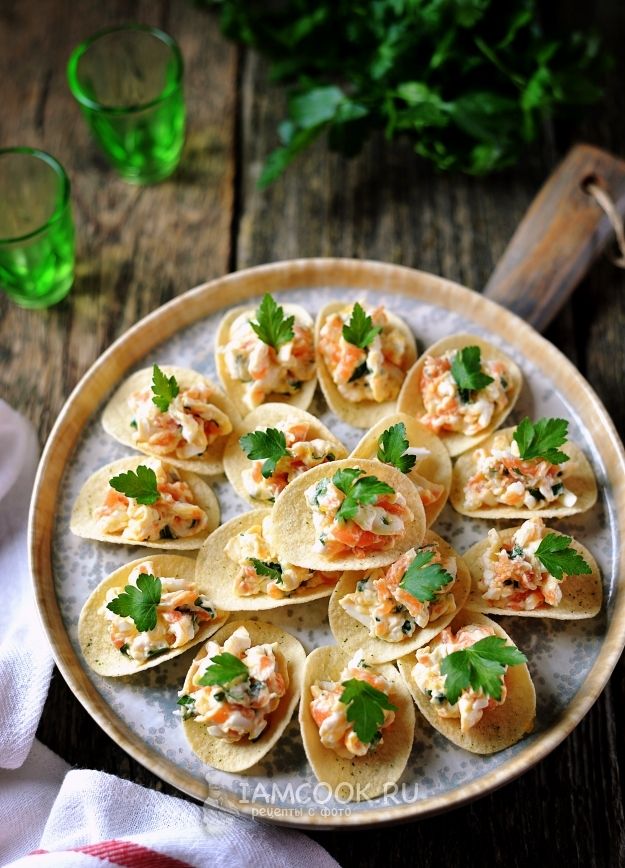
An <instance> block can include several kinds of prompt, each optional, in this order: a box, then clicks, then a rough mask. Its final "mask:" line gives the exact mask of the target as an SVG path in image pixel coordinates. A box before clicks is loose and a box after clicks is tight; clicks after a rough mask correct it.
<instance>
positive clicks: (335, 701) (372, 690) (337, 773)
mask: <svg viewBox="0 0 625 868" xmlns="http://www.w3.org/2000/svg"><path fill="white" fill-rule="evenodd" d="M299 722H300V727H301V730H302V738H303V741H304V750H305V751H306V756H307V757H308V762H309V763H310V765H311V767H312V770H313V772H314V773H315V776H316V777H317V780H319V781H320V782H322V783H324V784H327V786H328V787H330V789H331V790H332V791H333V794H334V796H335V797H336V798H338V799H340V800H342V801H364V800H366V799H373V798H375V797H376V796H379V795H380V794H381V793H383V792H384V791H385V788H387V787H388V786H390V785H392V784H393V783H394V782H395V781H397V780H399V778H400V777H401V775H402V772H403V771H404V769H405V767H406V763H407V762H408V757H409V756H410V751H411V750H412V742H413V738H414V727H415V713H414V706H413V703H412V699H411V697H410V693H409V691H408V690H407V688H406V686H405V684H404V682H403V681H402V679H401V678H400V676H399V673H398V672H397V669H395V667H394V666H392V665H391V664H390V663H382V664H379V665H376V666H373V665H371V664H370V663H369V662H368V661H367V659H366V657H365V656H363V655H362V654H360V653H356V654H347V653H346V652H345V651H344V650H343V649H342V648H339V647H337V646H334V645H326V646H323V647H321V648H316V649H315V650H314V651H313V652H312V653H311V654H309V656H308V658H307V660H306V667H305V671H304V684H303V688H302V699H301V702H300V711H299Z"/></svg>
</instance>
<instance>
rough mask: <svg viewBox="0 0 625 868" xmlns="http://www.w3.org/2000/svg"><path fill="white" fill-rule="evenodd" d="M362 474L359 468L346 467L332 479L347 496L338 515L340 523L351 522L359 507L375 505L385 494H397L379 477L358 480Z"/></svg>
mask: <svg viewBox="0 0 625 868" xmlns="http://www.w3.org/2000/svg"><path fill="white" fill-rule="evenodd" d="M362 473H363V471H362V470H360V469H359V468H357V467H346V468H345V469H343V470H337V472H336V473H335V474H334V476H333V477H332V482H333V483H334V485H336V487H337V488H338V489H339V491H342V492H343V494H344V495H345V500H344V501H343V503H342V504H341V505H340V507H339V509H338V511H337V513H336V517H337V519H338V520H339V521H349V520H350V519H352V518H353V517H354V516H355V515H356V513H357V512H358V507H359V506H364V505H365V504H367V503H375V502H376V500H377V499H378V497H380V496H381V495H383V494H395V489H394V488H391V486H390V485H388V484H387V483H386V482H382V481H381V480H380V479H378V478H377V476H362V477H361V478H360V479H358V477H359V476H361V474H362Z"/></svg>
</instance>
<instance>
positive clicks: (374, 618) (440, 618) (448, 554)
mask: <svg viewBox="0 0 625 868" xmlns="http://www.w3.org/2000/svg"><path fill="white" fill-rule="evenodd" d="M470 585H471V578H470V575H469V570H468V569H467V567H466V565H465V564H464V561H463V560H462V558H461V557H460V556H459V555H458V554H457V553H456V552H455V551H454V549H453V548H452V547H451V546H450V545H448V544H447V543H446V542H445V540H443V539H441V537H439V536H438V535H437V534H435V533H433V532H432V531H428V532H427V533H426V535H425V539H424V541H423V543H422V544H421V545H420V546H419V547H415V548H411V549H409V550H408V551H407V552H406V553H405V554H403V555H402V556H401V557H400V558H399V559H398V560H397V561H395V563H393V564H391V566H390V567H378V568H377V569H371V570H365V571H364V572H363V571H350V572H347V573H344V574H343V576H342V578H341V579H340V580H339V582H338V584H337V586H336V588H335V589H334V591H333V593H332V597H331V599H330V607H329V617H330V628H331V629H332V633H333V635H334V638H335V639H336V641H337V644H338V645H339V647H340V648H342V649H344V650H345V652H346V653H351V651H353V650H354V649H355V648H360V649H362V651H363V652H364V653H365V656H366V657H367V659H368V660H370V661H372V662H374V663H376V662H377V663H383V662H387V661H390V660H396V659H397V658H398V657H402V656H403V655H404V654H409V653H410V652H411V651H414V650H415V649H417V648H419V647H420V646H421V645H425V644H426V643H427V642H429V641H430V640H431V639H433V638H434V636H436V635H437V633H440V631H441V630H442V629H443V627H446V626H447V625H448V624H449V622H450V621H451V620H452V618H453V617H454V616H455V614H456V612H458V611H460V609H462V607H463V605H464V602H465V600H466V598H467V594H468V593H469V588H470Z"/></svg>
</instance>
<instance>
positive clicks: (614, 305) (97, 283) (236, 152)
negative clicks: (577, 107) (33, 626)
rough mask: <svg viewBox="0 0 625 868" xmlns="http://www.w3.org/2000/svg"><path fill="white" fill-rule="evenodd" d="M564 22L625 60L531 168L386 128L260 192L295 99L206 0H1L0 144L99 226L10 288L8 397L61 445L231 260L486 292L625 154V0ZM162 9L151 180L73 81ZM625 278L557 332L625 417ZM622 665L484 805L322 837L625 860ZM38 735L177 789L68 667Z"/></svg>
mask: <svg viewBox="0 0 625 868" xmlns="http://www.w3.org/2000/svg"><path fill="white" fill-rule="evenodd" d="M542 7H543V14H544V16H545V19H546V20H547V22H548V23H550V24H552V25H554V26H557V27H558V28H559V29H562V28H569V27H572V26H575V27H577V28H581V29H585V28H587V27H588V26H589V25H595V26H596V27H598V29H599V30H600V31H601V33H602V34H603V37H604V41H605V45H606V47H607V48H609V50H610V51H611V52H612V53H613V55H614V57H615V59H616V63H615V65H614V67H613V69H612V71H611V72H609V73H608V75H607V80H606V98H605V101H604V102H603V103H602V105H600V106H599V107H597V108H595V109H592V110H587V109H584V110H583V111H581V112H580V114H579V117H577V118H574V119H572V120H570V121H567V123H565V124H564V123H561V124H557V125H553V124H549V125H548V126H547V127H546V128H545V135H544V139H543V142H542V144H541V145H538V146H537V147H536V148H535V149H534V151H533V152H532V153H531V155H528V157H527V160H525V161H524V162H523V163H522V164H521V165H519V166H518V167H517V168H516V169H514V170H513V171H509V172H506V173H505V174H503V175H499V176H496V177H491V178H489V179H484V180H476V179H472V178H467V177H463V176H450V175H438V174H436V173H435V172H434V171H433V170H432V169H431V167H430V166H429V165H426V164H424V163H422V162H420V161H418V160H417V159H415V157H414V155H413V154H412V152H411V149H410V147H408V146H404V145H396V144H395V145H388V144H386V143H385V142H384V141H383V140H382V139H381V138H377V139H375V140H373V141H372V142H371V143H370V144H369V145H368V146H367V148H366V150H365V152H364V153H363V155H362V156H361V157H359V158H358V159H356V160H355V161H353V162H350V163H348V162H346V161H344V160H342V159H341V158H338V157H336V156H332V155H329V154H328V153H327V152H326V150H325V146H324V145H323V144H322V143H319V144H318V145H316V146H315V147H314V148H313V149H312V150H311V151H309V152H308V153H306V154H305V155H304V156H303V157H302V158H301V159H300V160H299V161H298V163H297V164H296V166H295V167H294V168H293V170H292V171H290V172H289V173H288V175H287V176H286V177H285V178H283V179H282V180H280V181H278V182H277V183H276V184H275V185H274V186H273V187H272V188H270V189H269V190H267V191H264V192H259V191H258V190H257V189H256V187H255V180H256V178H257V176H258V173H259V170H260V166H261V164H262V160H263V157H264V156H265V155H266V153H267V152H268V151H269V150H270V149H271V148H272V147H274V146H275V144H276V135H275V127H276V122H277V121H278V120H279V119H280V118H281V117H282V116H283V115H282V112H283V105H284V103H283V96H282V94H281V93H280V92H277V91H275V90H273V89H272V88H271V87H270V86H269V84H268V81H267V77H266V69H265V66H264V64H263V62H262V61H260V60H259V59H258V58H257V57H254V56H253V55H251V54H249V53H247V52H243V51H240V50H238V49H237V48H236V47H234V46H232V45H231V44H230V43H228V42H226V41H225V40H224V39H223V38H222V37H221V36H220V34H219V30H218V27H217V23H216V20H215V18H214V17H213V16H212V15H211V14H208V13H206V12H204V11H201V10H199V9H197V8H195V7H193V6H192V5H191V4H190V3H188V2H186V0H158V2H147V0H145V2H139V0H107V2H102V0H83V2H81V3H76V2H74V0H21V2H15V0H8V2H7V0H1V2H0V107H1V109H0V146H8V145H13V144H26V145H34V146H40V147H43V148H44V149H46V150H49V151H50V152H52V153H53V154H54V155H55V156H57V157H58V158H59V159H60V161H61V162H62V163H63V164H64V166H65V167H66V168H67V170H68V172H69V174H70V177H71V180H72V184H73V201H74V211H75V220H76V225H77V229H78V269H77V280H76V285H75V287H74V289H73V291H72V293H71V294H70V296H69V297H68V299H67V300H66V301H65V302H63V303H62V304H61V305H59V306H58V307H56V308H54V309H51V310H49V311H45V312H29V311H24V310H20V309H19V308H17V307H15V306H13V305H11V304H10V303H9V302H8V301H7V300H6V298H5V297H4V296H0V394H1V395H2V396H3V397H4V398H6V399H7V400H8V401H9V402H10V403H12V404H13V405H14V406H15V407H16V408H18V409H20V410H22V411H23V412H24V413H25V414H26V415H27V416H29V417H30V418H31V419H32V420H33V422H34V423H35V425H36V426H37V427H38V430H39V433H40V437H41V441H42V442H43V441H44V440H45V438H46V436H47V434H48V432H49V430H50V428H51V426H52V424H53V422H54V420H55V418H56V416H57V414H58V411H59V410H60V408H61V406H62V404H63V401H64V399H65V398H66V397H67V395H68V394H69V392H70V390H71V389H72V388H73V386H74V385H75V384H76V382H77V380H78V379H79V377H80V376H81V375H82V374H83V373H84V371H85V370H86V369H87V368H88V367H89V365H90V364H91V363H92V362H93V361H94V359H95V358H96V357H97V356H98V355H99V354H100V353H101V352H102V351H103V350H104V349H105V348H106V347H107V346H108V345H109V344H110V342H111V341H112V340H113V339H114V338H115V337H117V336H118V335H119V334H121V333H122V332H123V331H125V330H126V329H127V328H128V327H129V326H130V325H131V324H132V323H134V322H136V320H137V319H139V318H140V317H142V316H143V315H145V314H147V313H148V312H149V311H151V310H153V309H154V308H155V307H157V306H158V305H159V304H161V303H162V302H164V301H167V300H168V299H169V298H171V297H172V296H174V295H177V294H179V293H181V292H184V291H185V290H186V289H188V288H189V287H191V286H194V285H196V284H198V283H201V282H203V281H205V280H208V279H210V278H213V277H216V276H219V275H221V274H223V273H225V272H227V271H229V270H233V269H239V268H245V267H247V266H251V265H256V264H259V263H262V262H267V261H271V260H278V259H287V258H291V257H299V256H356V257H363V258H372V259H380V260H385V261H389V262H396V263H401V264H403V265H409V266H414V267H418V268H421V269H424V270H426V271H433V272H435V273H437V274H441V275H443V276H445V277H448V278H451V279H452V280H456V281H458V282H460V283H463V284H465V285H467V286H470V287H473V288H475V289H477V290H479V289H480V288H481V287H482V286H483V285H484V283H485V282H486V280H487V278H488V276H489V274H490V273H491V271H492V269H493V267H494V264H495V262H496V261H497V259H498V257H499V256H500V255H501V253H502V251H503V250H504V248H505V246H506V243H507V241H508V240H509V238H510V236H511V234H512V232H513V230H514V228H515V226H516V224H517V223H518V221H519V220H520V218H521V217H522V215H523V213H524V211H525V209H526V207H527V205H528V204H529V202H530V201H531V199H532V197H533V196H534V194H535V192H536V191H537V189H538V187H539V186H540V184H541V183H542V181H543V179H544V178H545V176H546V175H547V174H548V172H549V171H550V170H551V169H552V168H553V167H554V166H555V164H556V163H557V161H558V159H559V158H560V157H561V156H562V155H563V154H564V153H565V152H566V150H567V148H568V147H569V145H570V144H571V143H573V142H575V141H579V140H585V141H588V142H592V143H595V144H598V145H600V146H603V147H605V148H608V149H610V150H611V151H613V152H614V153H616V154H619V155H621V156H625V50H624V45H625V4H624V3H622V2H620V0H619V2H617V0H612V2H608V0H599V2H596V3H594V4H589V3H588V2H581V0H570V2H558V3H553V2H551V3H550V2H545V3H543V4H542ZM124 20H139V21H143V22H147V23H152V24H156V25H158V26H160V27H162V28H163V29H164V30H166V31H168V32H169V33H171V34H172V35H173V36H174V37H175V38H176V39H177V40H178V41H179V42H180V44H181V47H182V51H183V54H184V56H185V60H186V98H187V106H188V140H187V147H186V151H185V156H184V159H183V164H182V166H181V169H180V170H179V172H178V174H177V175H176V176H175V178H174V179H172V180H171V181H169V182H167V183H165V184H161V185H159V186H157V187H153V188H147V189H137V188H133V187H130V186H127V185H125V184H123V183H122V182H121V181H120V180H119V179H117V178H116V177H115V176H114V174H113V173H112V172H111V171H110V170H109V169H108V168H107V166H106V165H105V163H104V162H103V160H102V158H101V157H100V156H99V155H98V154H97V152H96V150H95V148H94V147H93V145H92V144H91V142H90V141H89V138H88V133H87V130H86V127H85V125H84V123H83V122H82V120H81V118H80V117H79V113H78V109H77V107H76V106H75V104H74V103H73V102H72V99H71V97H70V95H69V92H68V89H67V86H66V82H65V74H64V68H65V63H66V61H67V58H68V56H69V53H70V50H71V48H72V47H73V46H74V45H75V44H76V43H77V42H79V41H80V40H81V39H83V38H84V37H85V36H87V35H89V34H90V33H92V32H93V31H95V30H97V29H99V28H101V27H103V26H106V25H107V24H111V23H115V22H119V21H124ZM624 290H625V279H624V276H623V274H622V273H619V272H618V271H617V270H616V269H615V268H614V267H613V266H612V265H610V264H609V263H608V262H607V261H606V260H601V261H599V262H598V263H597V264H596V265H595V266H594V267H593V269H592V271H591V272H590V274H589V276H588V278H587V279H586V280H585V281H584V282H583V283H582V284H581V286H580V287H579V288H578V290H577V292H576V293H575V296H574V298H573V299H572V301H571V302H570V303H569V304H567V306H566V307H565V309H564V310H563V311H562V313H561V314H560V315H559V316H558V318H557V320H556V322H555V323H554V325H553V326H552V327H551V328H550V329H549V331H548V337H549V338H550V339H551V340H552V341H553V342H554V343H555V344H556V345H557V346H558V347H560V348H561V349H562V350H563V351H564V352H565V353H566V354H567V355H568V356H569V358H571V359H572V360H573V361H574V362H575V363H576V364H577V366H578V367H579V369H580V370H581V371H582V373H583V374H584V375H585V376H586V377H587V378H588V380H589V381H590V383H591V384H592V385H593V386H594V388H595V389H596V390H597V392H598V393H599V395H600V397H601V398H602V400H603V401H604V402H605V404H606V406H607V408H608V410H609V412H610V413H611V414H612V416H613V418H614V421H615V423H616V425H617V427H618V428H619V430H620V431H621V432H623V430H624V423H625V387H624V385H623V370H624V369H625V365H624V361H625V347H624V338H625V294H624ZM624 699H625V680H624V668H623V665H622V663H621V664H619V666H617V669H616V671H615V673H614V675H613V677H612V680H611V681H610V684H609V685H608V687H607V688H606V690H605V691H604V693H603V695H602V696H601V698H600V699H599V701H598V702H597V703H596V705H595V706H594V707H593V709H592V710H591V711H590V713H589V714H588V715H587V717H586V718H585V719H584V721H583V722H582V723H581V724H580V726H579V727H578V728H577V729H576V731H575V732H574V733H573V734H572V735H571V736H570V737H569V738H568V739H566V741H565V742H564V743H563V744H562V745H561V746H560V747H559V748H557V749H556V750H555V751H554V752H553V753H552V754H551V756H550V757H548V758H547V759H546V760H544V761H543V762H542V763H540V764H539V765H538V766H537V767H535V768H533V769H531V770H529V771H528V772H527V774H525V775H524V776H523V777H522V778H520V779H519V780H517V781H515V782H513V783H511V784H509V785H508V786H506V787H504V788H503V789H501V790H499V791H498V792H495V793H494V794H492V795H489V796H487V797H485V798H483V799H481V800H480V801H477V802H474V803H473V804H471V805H469V806H466V807H463V808H460V809H458V810H456V811H453V812H452V813H448V814H445V815H442V816H439V817H435V818H432V819H427V820H422V821H420V822H417V823H412V824H409V825H406V826H404V827H402V828H399V829H383V828H378V829H373V830H358V832H356V831H354V830H352V831H350V832H347V833H341V832H339V831H336V832H317V833H314V834H313V837H315V838H316V839H317V840H318V841H320V842H321V843H322V844H323V845H324V846H326V847H327V848H328V849H329V851H330V852H331V853H332V854H333V855H334V856H335V857H336V858H337V859H338V860H339V862H342V863H343V864H344V865H347V864H353V863H356V862H357V863H359V864H360V865H362V866H368V865H379V864H382V863H385V862H386V863H390V864H392V865H398V866H399V865H414V864H418V865H419V866H421V868H427V866H438V865H440V864H441V863H442V864H444V865H445V866H450V868H452V866H464V868H466V866H467V865H481V864H484V863H485V862H486V861H489V862H492V863H494V864H503V863H504V862H505V864H506V865H507V866H510V868H512V866H517V865H518V866H520V865H530V864H541V865H542V864H544V863H546V862H547V860H548V859H550V858H553V857H556V855H557V858H558V859H559V860H560V861H561V862H562V864H566V865H589V864H590V865H609V866H616V865H622V864H624V863H625V840H624V819H623V793H622V786H621V774H622V770H623V763H624V760H625V757H624V748H623V732H624V723H625V721H624V718H625V709H624ZM38 736H39V738H40V739H41V740H42V741H43V742H44V743H45V744H46V745H48V746H49V747H50V748H52V749H53V750H55V751H57V752H58V753H59V754H61V756H63V757H64V758H65V759H66V760H68V761H69V762H71V763H73V764H75V765H78V766H83V767H93V766H94V765H95V766H97V767H98V768H100V769H103V770H105V771H108V772H112V773H115V774H118V775H121V776H123V777H127V778H130V779H131V780H134V781H137V782H138V783H141V784H144V785H146V786H150V787H155V788H157V789H162V790H164V791H170V788H169V787H167V786H166V785H163V784H162V783H161V782H160V781H159V780H157V779H156V778H155V777H154V776H153V775H151V774H150V773H149V772H148V771H147V770H145V769H144V768H142V767H141V766H140V765H138V764H137V763H136V762H134V761H133V760H132V759H131V758H130V757H128V756H127V755H126V754H125V753H123V752H122V751H121V750H120V749H119V748H118V747H117V746H116V745H115V744H114V743H113V742H112V741H111V740H110V739H109V738H108V737H107V736H106V735H105V734H104V732H102V730H100V729H99V727H98V726H97V725H96V724H95V723H94V722H92V720H91V718H90V717H89V716H88V715H87V713H86V712H85V711H84V710H83V709H82V707H81V706H80V705H79V703H78V702H77V701H76V700H75V699H74V698H73V696H72V695H71V693H70V692H69V690H68V688H67V687H66V685H65V683H64V682H63V680H62V678H61V677H60V676H59V674H58V672H56V673H55V676H54V679H53V682H52V686H51V689H50V694H49V697H48V701H47V704H46V707H45V711H44V715H43V718H42V721H41V725H40V727H39V732H38Z"/></svg>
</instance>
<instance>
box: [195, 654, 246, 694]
mask: <svg viewBox="0 0 625 868" xmlns="http://www.w3.org/2000/svg"><path fill="white" fill-rule="evenodd" d="M211 662H212V664H213V665H212V666H209V667H208V669H207V670H206V672H205V673H204V675H202V677H201V678H199V679H198V682H197V683H198V684H201V685H202V687H211V686H212V685H213V684H219V685H221V686H222V687H225V686H226V685H228V684H232V682H233V681H243V680H245V679H246V678H249V674H250V671H249V669H248V668H247V666H246V665H245V663H244V662H243V661H242V660H239V658H238V657H235V655H234V654H230V653H229V652H228V651H222V653H221V654H216V655H215V657H211Z"/></svg>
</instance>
